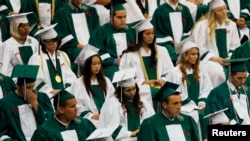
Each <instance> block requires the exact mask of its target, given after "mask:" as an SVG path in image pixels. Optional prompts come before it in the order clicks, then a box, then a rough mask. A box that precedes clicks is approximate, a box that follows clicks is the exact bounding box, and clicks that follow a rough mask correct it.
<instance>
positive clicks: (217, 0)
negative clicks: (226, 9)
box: [209, 0, 225, 10]
mask: <svg viewBox="0 0 250 141" xmlns="http://www.w3.org/2000/svg"><path fill="white" fill-rule="evenodd" d="M224 5H225V2H224V0H211V1H210V3H209V8H210V10H212V9H215V8H218V7H221V6H224Z"/></svg>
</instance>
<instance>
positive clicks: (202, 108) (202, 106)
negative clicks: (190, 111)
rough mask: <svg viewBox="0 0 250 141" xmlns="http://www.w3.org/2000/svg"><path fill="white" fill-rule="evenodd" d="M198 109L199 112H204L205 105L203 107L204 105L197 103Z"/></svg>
mask: <svg viewBox="0 0 250 141" xmlns="http://www.w3.org/2000/svg"><path fill="white" fill-rule="evenodd" d="M198 108H199V109H200V110H201V111H205V105H204V104H201V103H199V104H198Z"/></svg>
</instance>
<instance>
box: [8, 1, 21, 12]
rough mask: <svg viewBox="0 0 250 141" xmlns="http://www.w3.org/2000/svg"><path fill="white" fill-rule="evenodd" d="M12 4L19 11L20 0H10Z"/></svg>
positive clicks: (14, 9)
mask: <svg viewBox="0 0 250 141" xmlns="http://www.w3.org/2000/svg"><path fill="white" fill-rule="evenodd" d="M10 4H11V6H12V9H13V11H14V12H16V13H19V10H20V9H21V2H20V0H10Z"/></svg>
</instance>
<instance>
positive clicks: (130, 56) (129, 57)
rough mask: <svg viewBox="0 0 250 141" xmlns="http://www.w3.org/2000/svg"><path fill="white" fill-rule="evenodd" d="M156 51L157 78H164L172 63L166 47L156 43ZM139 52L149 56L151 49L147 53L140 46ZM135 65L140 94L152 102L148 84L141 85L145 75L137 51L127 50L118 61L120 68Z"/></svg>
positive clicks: (172, 66)
mask: <svg viewBox="0 0 250 141" xmlns="http://www.w3.org/2000/svg"><path fill="white" fill-rule="evenodd" d="M156 49H157V53H158V58H157V59H158V60H157V61H158V64H157V74H158V78H157V79H163V80H166V76H167V74H168V72H169V71H170V70H171V69H173V68H174V65H173V63H172V61H171V59H170V56H169V53H168V51H167V49H166V48H164V47H161V46H159V45H157V48H156ZM139 51H140V53H141V55H142V56H150V55H151V50H149V51H148V52H147V53H146V52H145V51H144V50H143V49H142V48H140V50H139ZM130 67H135V68H136V71H137V72H136V82H137V84H138V86H139V88H140V96H141V97H143V98H145V99H146V100H148V101H149V102H150V103H151V104H152V97H151V90H150V86H149V85H147V84H144V85H142V83H143V82H144V81H145V80H146V77H145V75H144V72H143V66H142V63H141V59H140V56H139V53H138V52H137V51H136V52H129V53H125V54H124V55H123V56H122V58H121V62H120V70H122V69H126V68H130Z"/></svg>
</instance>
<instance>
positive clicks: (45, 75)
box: [29, 24, 77, 97]
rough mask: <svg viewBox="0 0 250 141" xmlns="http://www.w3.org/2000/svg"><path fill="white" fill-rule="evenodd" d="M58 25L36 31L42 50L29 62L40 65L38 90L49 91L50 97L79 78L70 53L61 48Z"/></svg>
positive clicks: (37, 82)
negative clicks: (73, 68)
mask: <svg viewBox="0 0 250 141" xmlns="http://www.w3.org/2000/svg"><path fill="white" fill-rule="evenodd" d="M56 25H57V24H54V25H50V26H47V27H44V28H43V29H41V30H39V31H38V32H37V33H36V35H38V36H39V38H40V39H39V40H40V43H41V50H40V51H39V52H38V53H36V54H34V55H32V56H31V58H30V60H29V64H33V65H39V66H40V68H39V73H38V78H37V81H36V88H37V90H38V91H41V92H45V93H47V94H48V95H49V97H51V96H52V95H54V94H56V93H57V92H58V91H59V90H61V89H63V88H64V87H65V85H67V84H71V83H73V82H75V81H76V80H77V78H76V75H75V74H74V72H73V71H72V70H71V63H70V60H69V57H68V55H67V54H66V53H65V52H63V51H60V50H59V46H60V44H61V39H60V38H59V37H58V35H57V32H56V31H55V30H54V27H55V26H56Z"/></svg>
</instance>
